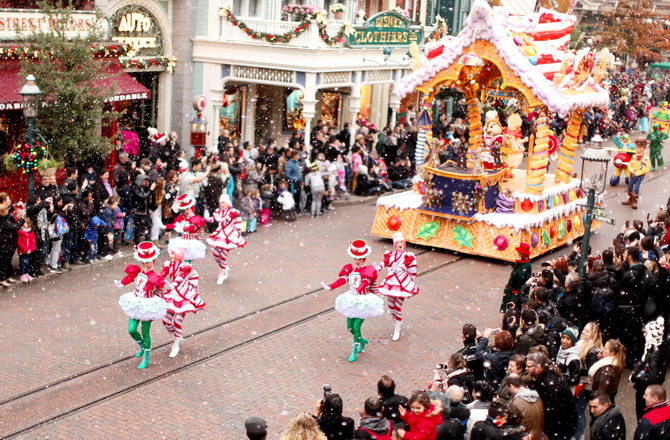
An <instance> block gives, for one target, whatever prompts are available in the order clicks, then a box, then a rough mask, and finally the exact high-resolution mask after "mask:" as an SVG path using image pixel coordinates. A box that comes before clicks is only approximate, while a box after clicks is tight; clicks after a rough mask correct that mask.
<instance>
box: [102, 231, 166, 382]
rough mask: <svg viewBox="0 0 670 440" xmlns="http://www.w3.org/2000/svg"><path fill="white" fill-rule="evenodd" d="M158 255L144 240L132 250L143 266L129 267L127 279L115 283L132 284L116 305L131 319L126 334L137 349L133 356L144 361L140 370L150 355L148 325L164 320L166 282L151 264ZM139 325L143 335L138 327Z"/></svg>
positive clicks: (118, 285) (139, 366) (156, 250)
mask: <svg viewBox="0 0 670 440" xmlns="http://www.w3.org/2000/svg"><path fill="white" fill-rule="evenodd" d="M159 255H160V250H159V249H158V247H156V245H154V244H153V243H152V242H150V241H143V242H142V243H140V244H138V245H137V246H136V247H135V259H136V260H137V261H139V262H141V263H142V267H141V268H140V267H139V266H137V265H135V264H129V265H128V266H127V267H126V270H125V272H126V274H127V275H126V276H125V277H124V278H123V279H121V280H114V284H115V285H116V286H117V287H123V286H125V285H127V284H130V283H134V286H135V289H134V290H133V291H132V292H128V293H124V294H123V295H121V297H120V298H119V306H121V309H122V310H123V312H124V313H125V314H126V316H128V318H129V319H130V320H129V321H128V333H130V336H131V337H132V338H133V339H134V340H135V342H137V344H138V345H139V346H140V350H139V351H138V352H137V354H136V355H135V357H138V358H139V357H142V356H144V359H143V360H142V362H141V363H140V364H139V365H138V366H137V369H138V370H142V369H144V368H146V367H147V366H148V365H149V355H150V354H151V334H150V332H151V322H152V321H153V320H155V319H163V317H164V316H165V313H166V312H167V309H168V304H167V302H165V300H164V299H163V298H162V295H163V289H164V287H165V280H164V278H163V276H161V275H158V274H157V273H156V272H154V262H155V261H156V258H158V256H159ZM140 321H141V322H142V333H141V334H140V332H139V331H137V327H138V325H139V323H140Z"/></svg>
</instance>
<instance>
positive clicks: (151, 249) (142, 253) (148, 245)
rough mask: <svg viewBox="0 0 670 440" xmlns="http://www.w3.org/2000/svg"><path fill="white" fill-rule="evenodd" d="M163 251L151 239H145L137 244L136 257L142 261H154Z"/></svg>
mask: <svg viewBox="0 0 670 440" xmlns="http://www.w3.org/2000/svg"><path fill="white" fill-rule="evenodd" d="M160 253H161V251H160V250H159V249H158V247H157V246H156V245H155V244H153V243H152V242H150V241H143V242H142V243H140V244H138V245H137V246H135V259H136V260H137V261H141V262H142V263H148V262H150V261H154V260H155V259H156V258H158V256H159V255H160Z"/></svg>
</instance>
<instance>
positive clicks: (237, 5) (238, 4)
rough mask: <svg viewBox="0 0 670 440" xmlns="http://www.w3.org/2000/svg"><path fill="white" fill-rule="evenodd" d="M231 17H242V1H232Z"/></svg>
mask: <svg viewBox="0 0 670 440" xmlns="http://www.w3.org/2000/svg"><path fill="white" fill-rule="evenodd" d="M233 15H242V0H233Z"/></svg>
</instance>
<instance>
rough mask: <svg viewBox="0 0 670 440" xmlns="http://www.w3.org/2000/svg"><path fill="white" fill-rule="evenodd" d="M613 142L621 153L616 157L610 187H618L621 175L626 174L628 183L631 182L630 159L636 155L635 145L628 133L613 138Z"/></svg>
mask: <svg viewBox="0 0 670 440" xmlns="http://www.w3.org/2000/svg"><path fill="white" fill-rule="evenodd" d="M612 141H613V142H614V145H616V147H617V148H618V149H619V150H620V151H621V152H620V153H617V155H616V156H614V160H613V162H614V174H613V175H612V177H611V178H610V185H611V186H617V185H619V181H620V180H621V173H624V175H625V176H626V183H628V182H629V181H630V171H628V162H630V157H631V156H632V155H633V154H634V153H635V145H633V143H632V142H631V141H630V136H629V135H628V134H627V133H623V134H618V135H616V136H614V137H612Z"/></svg>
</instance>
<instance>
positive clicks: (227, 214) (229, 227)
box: [207, 194, 247, 284]
mask: <svg viewBox="0 0 670 440" xmlns="http://www.w3.org/2000/svg"><path fill="white" fill-rule="evenodd" d="M212 219H213V220H214V221H215V222H217V223H218V224H219V227H218V228H216V231H214V232H213V233H212V235H210V236H209V238H207V243H209V245H210V246H212V247H213V248H214V250H213V252H212V254H213V255H214V260H215V261H216V263H217V264H218V265H219V279H218V280H217V281H216V284H223V282H224V281H225V280H226V278H228V272H229V270H230V266H228V252H230V250H231V249H235V248H241V247H244V245H246V244H247V241H246V240H245V239H244V237H242V220H241V219H240V212H239V211H238V210H237V209H233V204H232V202H231V201H230V196H229V195H228V194H221V197H219V209H217V210H216V211H214V214H213V215H212Z"/></svg>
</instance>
